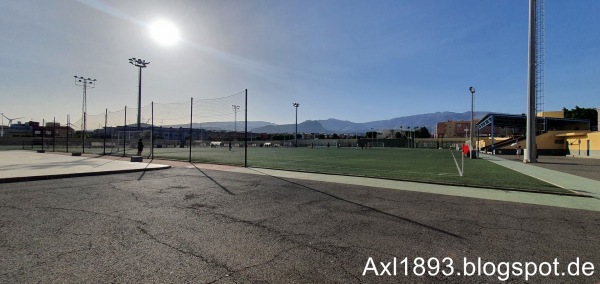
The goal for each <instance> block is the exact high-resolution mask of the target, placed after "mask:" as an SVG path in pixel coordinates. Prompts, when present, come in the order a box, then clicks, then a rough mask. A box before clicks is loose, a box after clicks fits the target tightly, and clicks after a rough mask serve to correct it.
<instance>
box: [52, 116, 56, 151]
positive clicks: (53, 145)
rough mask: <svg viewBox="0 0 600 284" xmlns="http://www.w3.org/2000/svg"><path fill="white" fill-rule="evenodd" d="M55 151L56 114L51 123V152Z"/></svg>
mask: <svg viewBox="0 0 600 284" xmlns="http://www.w3.org/2000/svg"><path fill="white" fill-rule="evenodd" d="M55 151H56V116H55V117H54V123H53V124H52V152H55Z"/></svg>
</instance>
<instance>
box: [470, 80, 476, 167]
mask: <svg viewBox="0 0 600 284" xmlns="http://www.w3.org/2000/svg"><path fill="white" fill-rule="evenodd" d="M469 92H471V123H470V127H469V158H471V159H473V152H474V151H473V98H474V97H475V88H473V87H469Z"/></svg>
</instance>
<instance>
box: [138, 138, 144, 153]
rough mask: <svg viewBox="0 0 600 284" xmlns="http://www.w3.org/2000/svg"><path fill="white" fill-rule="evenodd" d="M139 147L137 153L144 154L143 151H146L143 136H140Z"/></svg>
mask: <svg viewBox="0 0 600 284" xmlns="http://www.w3.org/2000/svg"><path fill="white" fill-rule="evenodd" d="M137 148H138V152H137V155H138V156H141V155H142V151H144V142H142V138H140V140H138V145H137Z"/></svg>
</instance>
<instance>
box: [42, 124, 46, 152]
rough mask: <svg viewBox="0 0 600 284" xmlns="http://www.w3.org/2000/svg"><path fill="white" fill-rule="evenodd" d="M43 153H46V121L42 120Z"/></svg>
mask: <svg viewBox="0 0 600 284" xmlns="http://www.w3.org/2000/svg"><path fill="white" fill-rule="evenodd" d="M42 124H43V126H42V151H44V139H45V138H46V137H44V132H46V120H44V119H42Z"/></svg>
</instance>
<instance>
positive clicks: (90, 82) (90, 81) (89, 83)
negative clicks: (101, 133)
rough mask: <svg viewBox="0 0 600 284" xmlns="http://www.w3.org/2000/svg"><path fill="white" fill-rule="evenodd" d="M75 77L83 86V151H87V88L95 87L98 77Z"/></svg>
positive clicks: (79, 84)
mask: <svg viewBox="0 0 600 284" xmlns="http://www.w3.org/2000/svg"><path fill="white" fill-rule="evenodd" d="M73 77H75V85H76V86H82V87H83V106H82V107H81V120H82V121H81V131H82V133H81V136H82V137H83V144H81V148H82V150H81V152H82V153H85V132H86V127H87V125H86V116H87V98H86V96H87V95H86V93H87V88H90V89H93V88H95V87H96V79H90V78H87V79H85V78H83V77H77V76H73Z"/></svg>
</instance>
